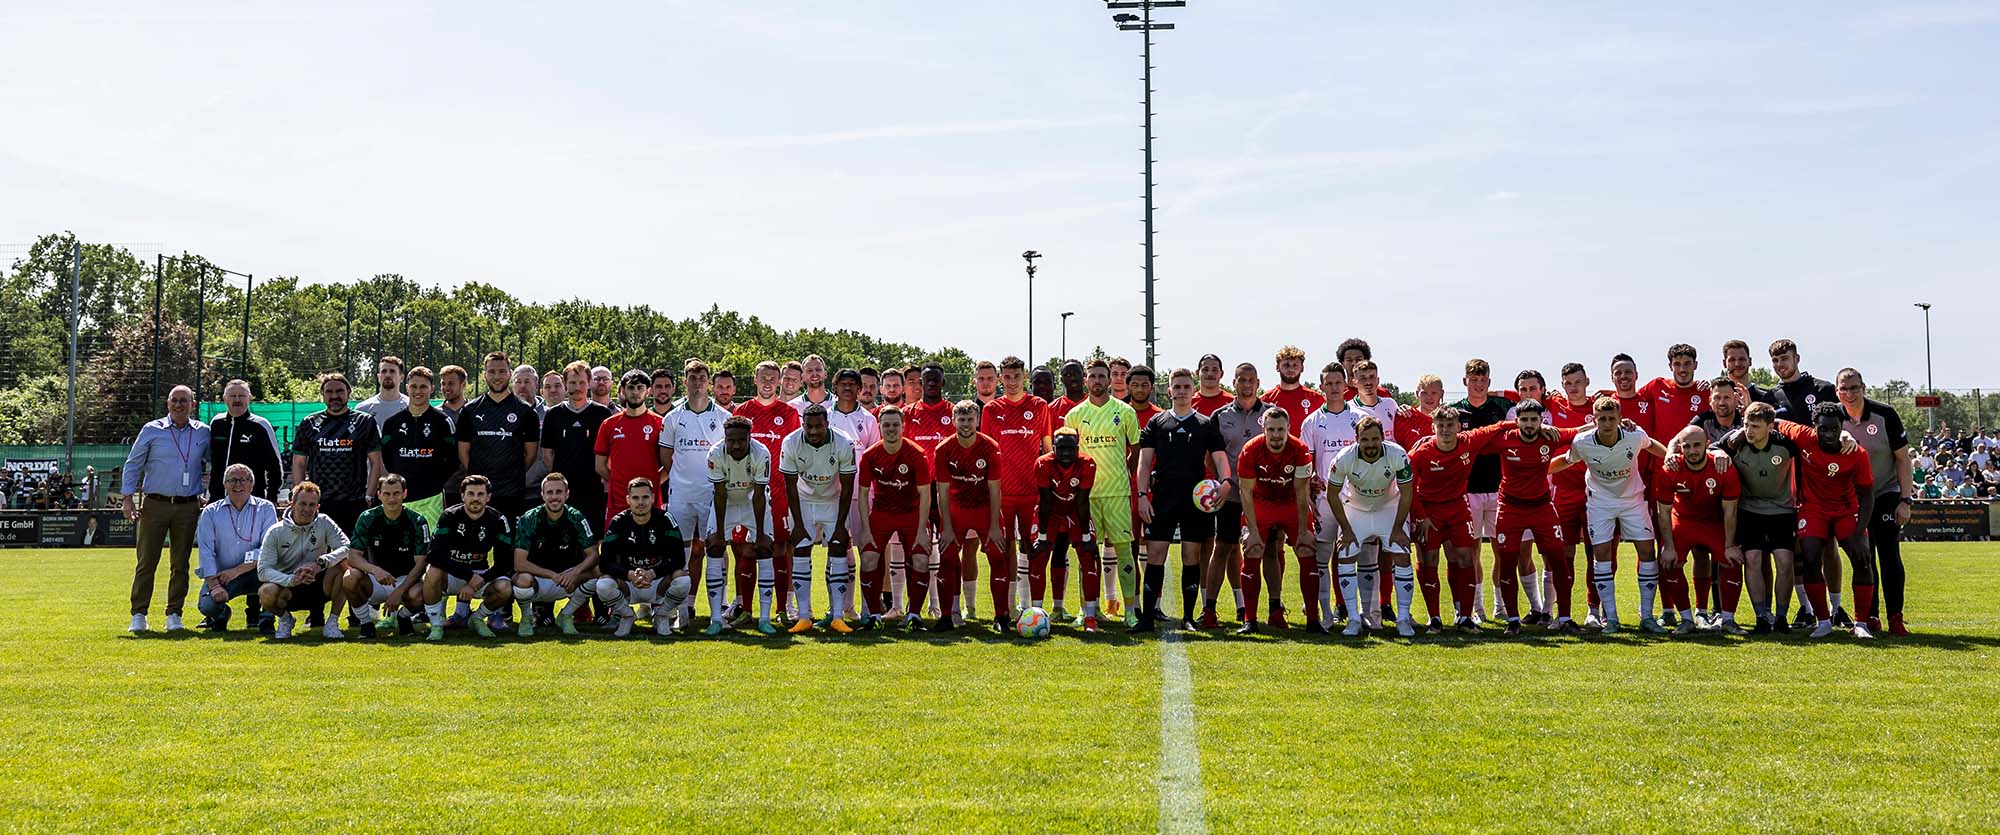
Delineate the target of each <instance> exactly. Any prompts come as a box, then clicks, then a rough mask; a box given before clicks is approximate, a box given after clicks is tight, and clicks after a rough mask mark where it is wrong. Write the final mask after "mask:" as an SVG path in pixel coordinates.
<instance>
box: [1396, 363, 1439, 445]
mask: <svg viewBox="0 0 2000 835" xmlns="http://www.w3.org/2000/svg"><path fill="white" fill-rule="evenodd" d="M1443 406H1444V378H1442V377H1439V376H1438V375H1436V374H1425V375H1423V376H1421V377H1418V378H1417V405H1415V406H1411V407H1409V408H1407V409H1403V410H1401V411H1399V412H1397V413H1396V445H1397V446H1400V447H1402V448H1404V449H1413V448H1415V447H1416V445H1417V442H1418V441H1421V440H1423V439H1425V438H1428V437H1430V436H1431V435H1433V434H1435V433H1436V432H1437V427H1436V426H1433V425H1432V423H1431V421H1432V418H1433V416H1435V415H1436V414H1437V411H1438V409H1440V408H1442V407H1443Z"/></svg>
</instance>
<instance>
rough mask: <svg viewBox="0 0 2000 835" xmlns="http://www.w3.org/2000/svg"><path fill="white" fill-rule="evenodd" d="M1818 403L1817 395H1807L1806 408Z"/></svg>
mask: <svg viewBox="0 0 2000 835" xmlns="http://www.w3.org/2000/svg"><path fill="white" fill-rule="evenodd" d="M1818 403H1819V395H1817V394H1808V395H1806V405H1807V406H1812V405H1816V404H1818Z"/></svg>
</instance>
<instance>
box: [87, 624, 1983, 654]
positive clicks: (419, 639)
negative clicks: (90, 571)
mask: <svg viewBox="0 0 2000 835" xmlns="http://www.w3.org/2000/svg"><path fill="white" fill-rule="evenodd" d="M426 634H427V633H426V632H425V631H422V630H420V631H418V632H417V633H415V634H412V635H393V636H381V637H377V638H361V637H358V636H356V635H353V634H352V633H350V634H349V635H348V636H347V637H345V638H340V639H329V638H325V637H323V636H321V635H320V634H319V633H318V632H316V631H313V632H307V631H303V630H302V631H300V632H298V633H296V634H294V635H293V636H292V637H291V638H288V639H286V640H284V641H278V640H277V639H274V638H272V637H270V636H268V635H262V634H259V633H258V632H257V631H256V630H255V629H250V628H239V629H230V630H228V631H224V632H207V631H200V630H193V629H187V630H181V631H178V632H142V633H130V632H126V633H120V638H119V639H120V640H128V641H220V642H224V643H244V642H253V641H254V642H269V643H287V644H309V645H322V644H344V643H357V642H359V643H365V644H369V645H378V646H392V647H398V646H411V647H414V646H423V645H428V644H431V643H432V642H431V641H429V640H426ZM1168 634H1169V632H1168V631H1167V630H1160V631H1158V632H1155V633H1150V634H1148V633H1138V634H1134V633H1128V632H1126V631H1125V628H1124V627H1123V626H1122V625H1116V624H1114V625H1113V626H1111V627H1109V628H1106V629H1104V630H1103V631H1100V632H1097V633H1085V632H1083V631H1081V630H1077V629H1071V628H1069V627H1057V628H1056V629H1054V630H1052V631H1051V632H1050V634H1049V637H1048V638H1045V639H1031V638H1022V637H1020V636H1018V635H1015V634H1013V633H1011V632H1009V633H1005V634H1002V633H999V632H995V631H993V630H992V629H991V627H989V626H987V625H986V624H984V623H979V622H973V623H968V624H967V625H965V626H962V627H959V628H957V629H952V630H947V631H943V632H934V631H930V630H906V629H903V628H900V627H887V628H879V629H872V630H861V629H857V630H856V631H854V632H852V633H849V634H845V635H842V634H838V633H834V632H829V631H826V630H820V629H815V630H812V631H810V632H806V633H802V634H798V635H792V634H787V633H785V632H782V631H781V632H779V633H778V634H776V635H762V634H759V633H757V632H756V631H754V630H746V629H731V630H728V631H725V632H723V633H722V634H721V635H717V636H712V637H711V636H707V635H702V634H699V633H698V632H697V633H693V634H688V633H683V634H680V635H675V636H672V637H667V636H661V635H658V634H656V633H654V632H653V631H652V630H651V629H645V630H637V629H635V630H634V631H633V633H632V635H630V636H629V637H625V638H616V637H613V636H612V635H611V634H610V633H608V632H599V631H596V630H588V631H585V632H583V633H582V634H578V635H562V634H559V633H550V632H547V631H543V632H541V633H540V634H537V635H534V636H533V637H528V638H522V637H519V636H517V635H515V634H513V632H512V631H505V632H501V633H500V634H497V635H495V636H494V637H492V638H481V637H478V636H476V635H474V634H473V633H472V632H471V631H470V630H452V631H451V632H450V633H448V635H447V637H446V638H445V640H444V643H448V644H451V645H453V646H476V647H489V648H499V647H508V646H521V645H527V644H541V643H559V644H565V645H579V644H591V643H597V642H600V641H609V642H618V643H625V642H635V641H637V642H644V643H648V644H654V645H658V646H660V647H663V648H665V647H673V646H677V645H680V644H687V643H718V642H719V643H727V644H734V645H738V646H742V647H746V648H755V649H762V650H789V649H795V648H800V647H805V646H810V645H817V644H828V645H850V646H882V645H889V644H927V645H931V646H970V645H983V646H1001V645H1019V646H1024V647H1026V646H1034V645H1037V644H1050V645H1056V646H1063V645H1084V646H1136V645H1140V644H1150V643H1155V642H1158V641H1163V640H1166V638H1167V636H1168ZM1179 639H1180V640H1181V641H1182V642H1183V643H1184V644H1186V645H1187V646H1189V647H1200V646H1222V645H1227V644H1244V645H1257V644H1313V645H1324V646H1327V647H1330V648H1339V649H1346V650H1366V649H1373V648H1376V647H1383V646H1422V647H1437V648H1440V649H1472V648H1477V647H1482V646H1490V645H1494V644H1521V645H1525V646H1531V647H1536V648H1540V649H1550V650H1561V649H1564V648H1566V647H1571V646H1576V645H1600V646H1601V645H1626V646H1647V645H1654V644H1688V645H1693V646H1706V647H1713V648H1715V649H1717V650H1728V649H1733V648H1738V647H1749V646H1754V645H1762V644H1772V645H1782V646H1819V645H1825V646H1863V647H1866V648H1868V649H1869V650H1871V651H1875V652H1896V651H1904V650H1919V649H1921V650H1943V651H1947V652H1967V651H1982V652H1983V651H1990V650H1992V649H1994V648H1996V647H2000V636H1995V635H1966V634H1954V633H1947V632H1919V633H1916V634H1912V635H1910V636H1908V637H1903V638H1889V637H1876V638H1874V639H1873V640H1863V639H1858V638H1854V637H1851V636H1849V635H1848V634H1847V633H1846V632H1845V631H1835V632H1834V634H1833V635H1831V636H1828V637H1826V638H1818V639H1815V638H1811V637H1808V635H1807V633H1806V631H1805V630H1794V631H1790V632H1781V633H1776V634H1770V635H1746V636H1742V637H1736V636H1728V635H1719V634H1713V633H1704V634H1697V635H1687V636H1675V635H1655V634H1651V633H1646V632H1640V631H1638V630H1635V629H1626V630H1624V631H1622V632H1619V633H1617V634H1615V635H1602V634H1599V633H1596V632H1589V633H1585V634H1582V635H1567V634H1561V633H1553V632H1549V631H1547V630H1545V629H1543V628H1541V627H1531V628H1528V629H1527V630H1526V631H1525V632H1523V633H1522V634H1521V635H1520V636H1518V637H1513V638H1509V637H1506V636H1505V635H1503V634H1502V630H1501V628H1500V627H1499V626H1498V625H1496V624H1493V623H1491V622H1489V623H1488V624H1486V625H1484V626H1482V627H1480V629H1479V631H1478V632H1477V633H1476V634H1465V633H1461V632H1459V631H1457V630H1455V629H1447V630H1446V631H1445V632H1444V633H1442V634H1438V635H1428V634H1424V633H1422V632H1419V633H1418V634H1417V635H1416V636H1414V637H1409V638H1405V637H1401V636H1399V635H1396V634H1395V632H1394V630H1373V631H1371V632H1369V633H1368V634H1366V635H1362V636H1358V637H1348V636H1346V635H1342V634H1340V632H1339V630H1338V629H1335V630H1334V631H1333V632H1330V633H1326V634H1317V633H1312V632H1308V631H1306V630H1305V629H1303V628H1298V627H1293V628H1288V629H1274V628H1269V627H1259V629H1258V631H1257V632H1256V633H1254V634H1251V635H1238V634H1235V632H1234V630H1233V629H1231V628H1224V629H1209V630H1201V631H1196V632H1182V633H1179Z"/></svg>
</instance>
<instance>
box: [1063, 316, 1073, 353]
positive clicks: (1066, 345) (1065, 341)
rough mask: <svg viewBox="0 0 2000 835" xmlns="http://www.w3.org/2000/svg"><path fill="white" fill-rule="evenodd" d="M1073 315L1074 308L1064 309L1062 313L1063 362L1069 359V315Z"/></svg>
mask: <svg viewBox="0 0 2000 835" xmlns="http://www.w3.org/2000/svg"><path fill="white" fill-rule="evenodd" d="M1075 315H1076V311H1074V310H1065V311H1063V315H1062V323H1063V326H1062V358H1063V360H1064V361H1065V362H1067V361H1068V360H1069V317H1071V316H1075Z"/></svg>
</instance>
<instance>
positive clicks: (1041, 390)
mask: <svg viewBox="0 0 2000 835" xmlns="http://www.w3.org/2000/svg"><path fill="white" fill-rule="evenodd" d="M1077 370H1078V371H1081V370H1082V369H1081V368H1079V369H1077ZM1077 379H1079V380H1081V379H1083V378H1081V377H1078V378H1077ZM1028 393H1029V394H1032V395H1034V396H1036V397H1039V398H1041V399H1043V400H1046V401H1048V403H1049V405H1051V406H1054V405H1055V403H1056V374H1055V372H1053V371H1050V370H1049V369H1048V368H1047V367H1045V366H1040V365H1037V366H1035V369H1034V370H1033V371H1030V372H1028ZM1049 422H1050V423H1061V422H1062V417H1061V416H1060V415H1051V416H1050V417H1049Z"/></svg>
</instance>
